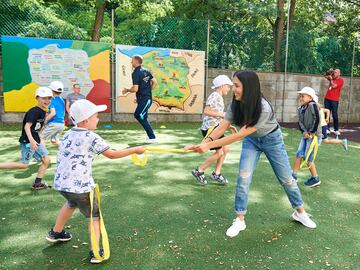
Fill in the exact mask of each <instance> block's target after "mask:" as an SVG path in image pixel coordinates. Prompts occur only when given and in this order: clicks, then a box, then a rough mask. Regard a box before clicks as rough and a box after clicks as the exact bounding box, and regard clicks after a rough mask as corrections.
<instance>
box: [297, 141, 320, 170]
mask: <svg viewBox="0 0 360 270" xmlns="http://www.w3.org/2000/svg"><path fill="white" fill-rule="evenodd" d="M318 149H319V143H318V138H317V136H316V135H314V137H313V139H312V142H311V144H310V147H309V150H308V152H307V155H306V158H305V160H304V161H303V162H302V163H301V165H300V169H310V168H311V166H312V164H313V163H314V162H315V159H316V155H317V152H318ZM313 151H314V156H313V159H312V162H311V163H310V165H309V166H308V161H309V157H310V155H311V153H312V152H313Z"/></svg>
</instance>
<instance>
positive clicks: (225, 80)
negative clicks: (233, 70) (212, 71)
mask: <svg viewBox="0 0 360 270" xmlns="http://www.w3.org/2000/svg"><path fill="white" fill-rule="evenodd" d="M212 84H213V86H211V89H215V88H218V87H220V86H222V85H225V84H227V85H233V82H232V81H231V80H230V79H229V77H228V76H226V75H219V76H217V77H216V78H215V79H214V80H213V81H212Z"/></svg>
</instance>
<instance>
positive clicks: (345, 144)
mask: <svg viewBox="0 0 360 270" xmlns="http://www.w3.org/2000/svg"><path fill="white" fill-rule="evenodd" d="M341 145H342V146H343V147H344V150H345V151H347V150H348V141H347V139H343V140H342V141H341Z"/></svg>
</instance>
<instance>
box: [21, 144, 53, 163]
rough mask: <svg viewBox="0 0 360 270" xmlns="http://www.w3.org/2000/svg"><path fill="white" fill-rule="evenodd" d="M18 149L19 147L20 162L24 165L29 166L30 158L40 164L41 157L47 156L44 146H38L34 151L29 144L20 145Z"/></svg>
mask: <svg viewBox="0 0 360 270" xmlns="http://www.w3.org/2000/svg"><path fill="white" fill-rule="evenodd" d="M20 147H21V157H20V162H21V163H24V164H29V163H30V160H31V159H32V158H35V159H36V160H37V161H39V162H40V161H41V160H42V158H43V157H45V156H48V155H49V152H48V150H47V149H46V147H45V145H44V144H38V148H37V150H36V151H34V150H32V149H31V148H30V144H29V143H20Z"/></svg>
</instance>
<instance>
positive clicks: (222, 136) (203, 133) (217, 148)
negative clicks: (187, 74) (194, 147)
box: [201, 129, 225, 150]
mask: <svg viewBox="0 0 360 270" xmlns="http://www.w3.org/2000/svg"><path fill="white" fill-rule="evenodd" d="M207 132H208V129H207V130H203V129H201V134H202V135H203V137H204V138H205V136H206V134H207ZM210 134H211V133H210ZM210 137H211V136H210ZM224 137H225V135H224V134H223V135H221V136H220V138H219V139H221V138H224ZM221 148H222V146H220V147H215V148H210V150H219V149H221Z"/></svg>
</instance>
